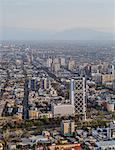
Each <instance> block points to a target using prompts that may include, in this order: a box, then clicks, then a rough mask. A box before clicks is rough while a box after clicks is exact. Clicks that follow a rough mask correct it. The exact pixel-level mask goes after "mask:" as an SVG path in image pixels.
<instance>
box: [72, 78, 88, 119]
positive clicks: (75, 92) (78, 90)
mask: <svg viewBox="0 0 115 150" xmlns="http://www.w3.org/2000/svg"><path fill="white" fill-rule="evenodd" d="M70 100H71V104H72V105H74V108H75V114H76V115H79V117H80V118H81V119H86V82H85V78H82V77H77V78H75V79H71V81H70Z"/></svg>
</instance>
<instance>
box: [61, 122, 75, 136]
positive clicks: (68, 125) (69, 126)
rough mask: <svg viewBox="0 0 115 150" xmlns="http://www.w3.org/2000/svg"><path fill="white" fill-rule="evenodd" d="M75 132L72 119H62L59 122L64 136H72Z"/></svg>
mask: <svg viewBox="0 0 115 150" xmlns="http://www.w3.org/2000/svg"><path fill="white" fill-rule="evenodd" d="M74 132H75V124H74V121H71V120H63V121H62V122H61V133H62V134H63V135H64V136H72V135H73V133H74Z"/></svg>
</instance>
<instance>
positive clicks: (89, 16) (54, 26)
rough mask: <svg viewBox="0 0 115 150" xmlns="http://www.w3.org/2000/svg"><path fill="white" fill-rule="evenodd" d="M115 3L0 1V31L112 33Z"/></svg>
mask: <svg viewBox="0 0 115 150" xmlns="http://www.w3.org/2000/svg"><path fill="white" fill-rule="evenodd" d="M114 7H115V0H0V11H1V12H0V27H16V28H17V27H19V28H20V27H21V28H31V29H40V30H56V31H57V30H63V29H68V28H69V29H71V28H77V27H85V28H91V29H98V30H102V31H108V32H112V31H113V29H114V27H115V20H114V18H115V10H114V9H115V8H114Z"/></svg>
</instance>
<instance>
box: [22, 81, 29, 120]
mask: <svg viewBox="0 0 115 150" xmlns="http://www.w3.org/2000/svg"><path fill="white" fill-rule="evenodd" d="M28 84H29V81H28V80H26V81H25V84H24V99H23V115H22V118H23V119H24V120H26V119H29V107H28V97H29V88H28Z"/></svg>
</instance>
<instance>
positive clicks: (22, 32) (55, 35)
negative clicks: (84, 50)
mask: <svg viewBox="0 0 115 150" xmlns="http://www.w3.org/2000/svg"><path fill="white" fill-rule="evenodd" d="M0 30H1V32H0V40H114V39H115V34H113V33H108V32H101V31H97V30H92V29H87V28H76V29H68V30H63V31H59V32H53V31H39V30H32V29H22V28H1V29H0ZM1 33H2V34H1Z"/></svg>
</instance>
